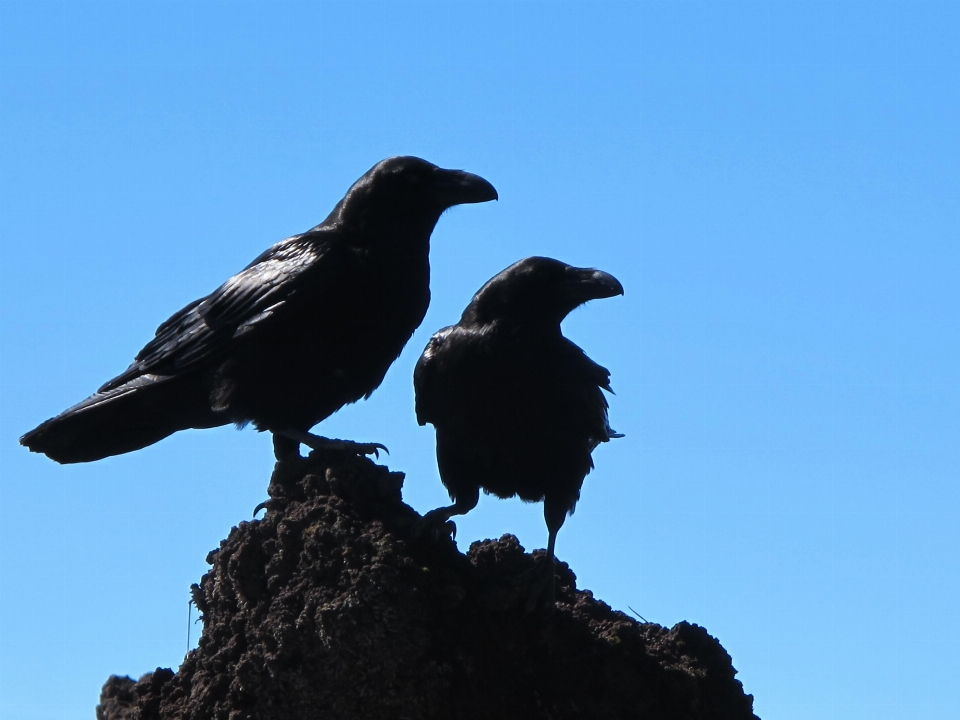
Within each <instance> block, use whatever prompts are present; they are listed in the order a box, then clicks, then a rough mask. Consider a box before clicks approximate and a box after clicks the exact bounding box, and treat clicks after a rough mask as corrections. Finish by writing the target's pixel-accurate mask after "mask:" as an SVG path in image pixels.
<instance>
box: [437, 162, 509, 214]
mask: <svg viewBox="0 0 960 720" xmlns="http://www.w3.org/2000/svg"><path fill="white" fill-rule="evenodd" d="M438 172H439V177H438V178H437V181H436V185H435V187H436V192H437V199H438V200H439V201H440V202H441V203H442V204H443V205H444V206H445V207H452V206H453V205H461V204H463V203H482V202H488V201H489V200H499V199H500V198H499V196H498V195H497V190H496V188H495V187H493V185H491V184H490V183H488V182H487V181H486V180H484V179H483V178H482V177H480V176H479V175H474V174H473V173H468V172H464V171H463V170H441V169H438Z"/></svg>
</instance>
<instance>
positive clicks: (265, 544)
mask: <svg viewBox="0 0 960 720" xmlns="http://www.w3.org/2000/svg"><path fill="white" fill-rule="evenodd" d="M402 484H403V474H402V473H396V472H390V471H389V470H388V469H387V468H385V467H382V466H379V465H376V464H374V463H373V462H371V461H369V460H367V459H365V458H356V457H336V456H331V455H326V456H318V454H317V453H314V454H313V455H311V457H310V458H304V459H302V460H291V461H285V462H284V463H281V464H278V466H277V468H276V470H275V471H274V475H273V478H272V479H271V483H270V488H269V494H270V497H271V500H270V502H269V507H268V509H267V513H266V515H265V516H264V517H263V519H262V520H253V521H251V522H242V523H240V525H239V526H238V527H236V528H234V529H233V530H232V531H231V533H230V536H229V537H228V538H227V539H226V540H224V541H223V542H222V543H221V544H220V549H219V550H214V551H213V552H211V553H210V555H209V556H208V558H207V560H208V562H209V563H210V565H211V566H212V567H211V569H210V571H209V572H208V573H207V574H206V575H204V576H203V578H202V579H201V581H200V583H199V585H194V586H193V597H194V601H195V602H196V605H197V607H198V608H199V609H200V612H201V613H202V614H203V634H202V636H201V638H200V642H199V647H198V648H197V649H196V650H193V651H191V652H190V653H189V654H188V655H187V656H186V658H185V659H184V661H183V664H182V665H181V666H180V669H179V671H178V672H176V673H174V672H172V671H171V670H168V669H162V668H158V669H157V670H156V671H155V672H153V673H149V674H147V675H145V676H144V677H142V678H140V680H139V681H136V682H135V681H134V680H132V679H130V678H125V677H117V676H113V677H111V678H110V679H109V680H108V681H107V683H106V684H105V685H104V687H103V691H102V694H101V699H100V705H99V706H98V707H97V718H98V720H121V719H122V720H135V719H136V720H159V719H162V720H174V719H176V720H187V719H188V718H190V719H196V720H201V719H203V720H212V719H217V720H220V719H222V720H246V719H250V720H254V719H256V720H261V719H262V720H273V719H277V720H279V719H280V718H283V719H284V720H299V719H301V718H302V719H306V718H337V719H340V718H342V719H344V720H353V719H354V718H364V719H365V720H378V719H380V718H383V719H386V718H391V719H405V718H409V719H410V720H428V719H432V718H443V719H444V720H457V719H462V720H475V719H476V720H480V719H481V718H482V719H484V720H490V719H497V720H511V719H512V718H518V719H520V718H523V719H527V718H530V719H533V718H543V719H544V720H561V719H563V720H566V719H571V720H572V719H573V718H583V719H591V720H594V719H596V720H603V719H605V718H611V719H612V718H647V719H651V720H656V719H659V718H664V719H673V718H677V719H680V718H683V719H684V720H700V719H706V718H715V719H716V720H721V719H722V720H739V719H740V718H743V719H744V720H747V719H751V718H755V717H756V716H755V715H754V714H753V711H752V707H753V698H752V696H750V695H746V694H744V692H743V687H742V685H741V684H740V682H739V681H738V680H737V679H736V678H735V675H736V671H735V670H734V669H733V667H732V665H731V662H730V656H729V655H728V654H727V653H726V652H725V651H724V649H723V648H722V647H721V646H720V644H719V643H718V642H717V641H716V640H715V639H714V638H712V637H711V636H710V635H709V634H707V632H706V631H705V630H704V629H703V628H701V627H698V626H697V625H691V624H688V623H680V624H679V625H677V626H675V627H674V628H672V629H669V630H668V629H666V628H663V627H661V626H659V625H655V624H650V623H639V622H637V621H635V620H633V619H632V618H630V617H628V616H627V615H624V614H623V613H621V612H617V611H614V610H611V608H610V607H609V606H607V605H606V604H605V603H603V602H601V601H599V600H597V599H595V598H594V597H593V595H592V593H590V591H588V590H577V588H576V578H575V576H574V574H573V572H571V571H570V569H569V568H568V567H567V566H566V565H565V564H563V563H559V564H558V567H557V603H556V607H555V608H554V609H553V610H550V609H549V608H545V607H542V606H541V607H538V608H537V609H536V610H534V611H533V612H531V613H527V612H525V609H524V606H525V604H526V601H527V598H528V597H529V594H530V590H531V587H532V585H533V584H534V583H535V582H536V579H537V568H538V560H539V559H542V558H540V556H541V553H539V552H538V553H534V554H533V555H530V554H527V553H525V552H524V550H523V548H522V547H520V545H519V543H518V542H517V539H516V538H515V537H513V536H512V535H504V536H503V537H502V538H500V539H499V540H485V541H483V542H476V543H474V544H473V545H471V547H470V550H469V551H468V552H467V554H466V555H463V554H462V553H460V552H459V551H458V550H457V548H456V546H455V545H454V543H453V542H452V541H451V540H450V539H449V538H441V539H439V540H438V539H435V538H434V537H432V536H422V535H421V533H420V529H421V527H422V526H421V524H420V516H419V515H418V514H417V513H416V512H415V511H414V510H413V509H412V508H410V507H408V506H407V505H405V504H404V503H403V501H402V498H401V487H402Z"/></svg>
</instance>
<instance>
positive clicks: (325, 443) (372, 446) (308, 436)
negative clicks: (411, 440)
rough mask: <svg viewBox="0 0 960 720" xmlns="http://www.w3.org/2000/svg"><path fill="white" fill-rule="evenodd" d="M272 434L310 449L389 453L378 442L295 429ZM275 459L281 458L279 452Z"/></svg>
mask: <svg viewBox="0 0 960 720" xmlns="http://www.w3.org/2000/svg"><path fill="white" fill-rule="evenodd" d="M274 434H275V435H280V436H281V437H284V438H288V439H289V440H293V441H294V442H295V443H298V444H300V445H306V446H307V447H308V448H310V449H311V450H317V451H319V452H331V451H333V452H340V453H345V454H348V455H373V456H374V457H375V458H377V459H379V458H380V451H381V450H383V451H384V452H385V453H386V454H387V455H389V454H390V451H389V450H387V446H386V445H382V444H380V443H358V442H354V441H353V440H337V439H335V438H326V437H321V436H320V435H314V434H313V433H308V432H301V431H297V430H283V431H276V432H275V433H274ZM274 447H275V448H276V447H277V444H276V443H274ZM277 459H278V460H280V459H281V458H280V457H279V454H278V457H277Z"/></svg>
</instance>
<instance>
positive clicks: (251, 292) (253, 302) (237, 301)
mask: <svg viewBox="0 0 960 720" xmlns="http://www.w3.org/2000/svg"><path fill="white" fill-rule="evenodd" d="M332 247H333V246H332V244H331V243H330V242H328V241H327V242H324V238H323V237H322V235H321V233H320V232H317V233H306V234H304V235H295V236H293V237H290V238H287V239H286V240H281V241H280V242H279V243H277V244H276V245H274V246H273V247H272V248H270V249H269V250H267V251H266V252H265V253H263V254H262V255H261V256H260V257H258V258H257V259H256V260H254V262H253V263H251V264H250V265H248V266H247V267H246V268H244V269H243V270H242V271H240V272H239V273H237V274H236V275H234V276H233V277H231V278H230V279H229V280H227V281H226V282H225V283H224V284H223V285H221V286H220V287H219V288H217V289H216V290H215V291H214V292H212V293H211V294H210V295H208V296H206V297H204V298H201V299H199V300H195V301H194V302H192V303H190V304H189V305H187V306H186V307H185V308H183V309H182V310H180V311H179V312H177V313H176V314H174V315H173V316H172V317H171V318H170V319H168V320H167V321H166V322H164V323H163V324H162V325H160V327H158V328H157V332H156V335H155V337H154V338H153V340H151V341H150V342H149V343H147V345H146V346H145V347H144V348H143V349H142V350H141V351H140V352H139V353H138V354H137V356H136V358H135V359H134V361H133V363H132V364H131V365H130V367H129V368H127V370H126V371H125V372H124V373H123V374H121V375H119V376H117V377H116V378H114V379H113V380H110V381H108V382H107V383H105V384H104V385H103V386H102V387H101V388H100V390H99V391H98V392H106V391H108V390H112V389H114V388H117V387H120V386H121V385H123V384H124V383H127V382H129V381H130V380H132V379H133V378H136V377H139V376H141V375H144V374H146V373H152V374H158V375H176V374H178V373H181V372H183V371H184V370H187V369H189V368H191V367H194V366H196V365H197V364H199V363H202V362H204V361H206V360H208V359H210V358H211V357H214V356H218V355H220V354H221V353H222V352H223V351H224V349H226V348H227V347H228V346H229V345H230V344H231V343H232V341H234V340H235V339H237V338H240V337H243V336H245V335H247V334H249V333H251V332H253V331H255V330H256V328H257V327H259V326H261V325H263V324H264V323H266V322H268V321H269V320H270V318H271V317H273V316H274V315H276V314H277V313H278V312H279V311H281V310H282V308H283V306H284V305H285V304H286V303H288V302H289V301H290V299H291V298H292V297H293V296H295V295H296V294H297V293H298V292H299V291H301V290H302V289H303V288H304V287H305V286H307V285H312V284H313V283H315V282H322V275H325V274H329V273H330V272H336V268H335V267H334V266H335V265H336V264H337V263H331V262H329V261H324V260H327V257H328V256H329V255H331V254H332V252H331V251H332ZM308 276H309V282H305V281H306V280H307V278H308Z"/></svg>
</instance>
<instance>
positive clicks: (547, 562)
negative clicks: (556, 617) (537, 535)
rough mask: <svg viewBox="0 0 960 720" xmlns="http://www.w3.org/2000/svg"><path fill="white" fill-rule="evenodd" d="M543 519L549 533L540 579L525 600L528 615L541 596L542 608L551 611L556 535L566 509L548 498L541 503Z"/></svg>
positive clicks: (554, 591) (554, 581)
mask: <svg viewBox="0 0 960 720" xmlns="http://www.w3.org/2000/svg"><path fill="white" fill-rule="evenodd" d="M543 518H544V520H546V522H547V532H548V533H549V535H548V537H547V556H546V558H544V559H543V560H541V563H542V564H541V565H540V571H539V575H540V577H539V578H538V579H537V580H535V581H534V583H533V588H531V590H530V596H529V597H528V598H527V605H526V608H525V611H526V612H528V613H531V612H533V609H534V608H535V607H536V606H537V601H538V600H539V599H540V596H541V594H542V595H543V603H544V606H545V607H546V608H547V609H552V608H553V605H554V602H555V600H556V594H557V580H556V573H555V572H554V570H555V566H556V558H555V556H554V548H555V547H556V544H557V533H558V532H559V531H560V528H561V527H562V526H563V521H564V520H566V519H567V508H566V507H564V506H563V505H561V504H557V503H556V501H551V500H550V498H549V497H548V498H546V499H545V500H544V503H543Z"/></svg>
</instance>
